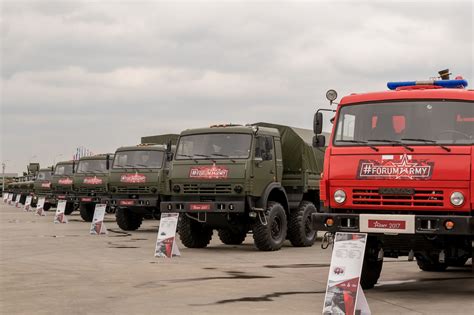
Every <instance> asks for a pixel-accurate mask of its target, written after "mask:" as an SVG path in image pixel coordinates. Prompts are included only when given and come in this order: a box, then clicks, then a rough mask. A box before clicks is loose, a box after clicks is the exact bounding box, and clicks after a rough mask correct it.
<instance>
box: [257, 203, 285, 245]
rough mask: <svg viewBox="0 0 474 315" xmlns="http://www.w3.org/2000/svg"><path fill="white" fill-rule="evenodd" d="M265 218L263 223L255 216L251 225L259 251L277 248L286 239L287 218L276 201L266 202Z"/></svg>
mask: <svg viewBox="0 0 474 315" xmlns="http://www.w3.org/2000/svg"><path fill="white" fill-rule="evenodd" d="M266 219H267V224H266V225H263V224H262V222H260V220H259V219H258V218H257V221H256V222H255V224H254V226H253V240H254V244H255V247H257V248H258V249H259V250H261V251H275V250H279V249H280V248H281V247H282V246H283V242H284V241H285V239H286V232H287V219H286V213H285V209H284V208H283V206H282V205H281V204H279V203H278V202H274V201H270V202H268V206H267V214H266Z"/></svg>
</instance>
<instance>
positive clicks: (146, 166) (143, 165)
mask: <svg viewBox="0 0 474 315" xmlns="http://www.w3.org/2000/svg"><path fill="white" fill-rule="evenodd" d="M135 165H136V166H141V167H145V168H148V165H145V164H135Z"/></svg>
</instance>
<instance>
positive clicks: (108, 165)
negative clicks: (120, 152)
mask: <svg viewBox="0 0 474 315" xmlns="http://www.w3.org/2000/svg"><path fill="white" fill-rule="evenodd" d="M105 168H106V169H110V155H108V154H107V157H106V158H105Z"/></svg>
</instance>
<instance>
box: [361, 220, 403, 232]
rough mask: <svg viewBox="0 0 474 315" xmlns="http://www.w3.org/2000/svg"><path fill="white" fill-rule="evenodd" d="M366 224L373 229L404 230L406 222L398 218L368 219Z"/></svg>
mask: <svg viewBox="0 0 474 315" xmlns="http://www.w3.org/2000/svg"><path fill="white" fill-rule="evenodd" d="M368 226H369V228H375V229H389V230H400V229H403V230H404V229H406V222H405V221H398V220H369V224H368Z"/></svg>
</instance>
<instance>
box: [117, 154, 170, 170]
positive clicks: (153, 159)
mask: <svg viewBox="0 0 474 315" xmlns="http://www.w3.org/2000/svg"><path fill="white" fill-rule="evenodd" d="M163 157H164V152H163V151H156V150H149V151H144V150H138V151H120V152H117V153H116V154H115V159H114V164H113V168H130V167H132V168H161V167H162V165H163Z"/></svg>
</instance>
